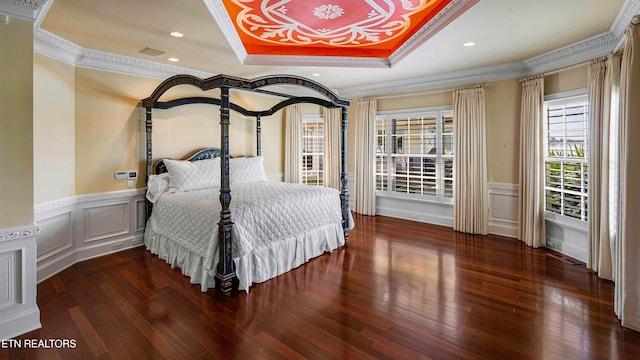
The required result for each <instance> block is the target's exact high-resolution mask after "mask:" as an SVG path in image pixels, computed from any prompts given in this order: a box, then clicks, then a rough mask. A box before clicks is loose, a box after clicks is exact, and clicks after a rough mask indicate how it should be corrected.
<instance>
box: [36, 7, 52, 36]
mask: <svg viewBox="0 0 640 360" xmlns="http://www.w3.org/2000/svg"><path fill="white" fill-rule="evenodd" d="M51 5H53V0H48V1H45V3H44V4H43V5H42V6H41V7H40V9H39V10H38V11H37V13H36V17H35V19H34V21H33V30H36V29H39V28H40V25H42V21H43V20H44V18H45V17H46V16H47V14H48V13H49V9H51Z"/></svg>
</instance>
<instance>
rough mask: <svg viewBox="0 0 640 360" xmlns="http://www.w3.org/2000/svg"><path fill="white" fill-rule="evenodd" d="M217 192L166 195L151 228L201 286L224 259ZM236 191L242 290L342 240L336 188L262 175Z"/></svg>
mask: <svg viewBox="0 0 640 360" xmlns="http://www.w3.org/2000/svg"><path fill="white" fill-rule="evenodd" d="M219 194H220V189H219V188H212V189H204V190H196V191H188V192H176V193H170V192H167V193H164V194H162V196H161V197H160V198H159V199H158V200H157V201H156V203H155V204H154V207H153V212H152V214H151V217H150V218H149V221H148V224H147V231H146V232H145V244H146V245H147V248H149V250H150V251H151V252H152V253H155V254H158V255H159V256H160V257H161V258H164V259H165V260H167V262H169V263H170V264H172V265H173V266H177V267H180V268H181V269H182V270H183V273H185V274H186V275H188V276H191V277H192V282H193V283H199V284H201V285H202V288H203V291H206V288H208V287H212V286H213V280H212V277H213V276H214V275H215V269H216V266H217V263H218V221H219V218H220V210H221V205H220V200H219ZM231 196H232V199H231V204H230V209H231V220H232V222H233V230H232V232H233V245H232V257H233V260H234V262H235V264H236V274H237V276H238V278H239V280H240V289H241V290H248V288H249V286H251V284H252V283H253V282H262V281H265V280H267V279H269V278H271V277H274V276H277V275H279V274H281V273H283V272H286V271H288V270H290V269H292V268H294V267H296V266H299V265H301V264H302V263H304V262H306V261H308V260H309V259H310V258H312V257H315V256H318V255H320V254H322V253H323V252H325V251H331V250H333V249H335V248H337V247H338V246H341V245H344V234H343V231H342V215H341V208H340V196H339V192H338V191H337V190H335V189H332V188H326V187H318V186H308V185H301V184H289V183H280V182H269V181H264V182H253V183H240V184H235V185H232V186H231ZM351 223H353V222H351Z"/></svg>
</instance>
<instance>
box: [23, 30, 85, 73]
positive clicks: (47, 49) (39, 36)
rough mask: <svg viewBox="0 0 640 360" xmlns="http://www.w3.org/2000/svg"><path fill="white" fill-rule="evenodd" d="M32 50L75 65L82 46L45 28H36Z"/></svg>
mask: <svg viewBox="0 0 640 360" xmlns="http://www.w3.org/2000/svg"><path fill="white" fill-rule="evenodd" d="M33 51H35V52H36V53H38V54H41V55H44V56H46V57H49V58H52V59H55V60H58V61H61V62H63V63H65V64H68V65H72V66H75V65H76V59H77V58H78V57H79V56H80V54H81V53H82V47H81V46H79V45H76V44H74V43H72V42H71V41H69V40H66V39H64V38H61V37H60V36H58V35H55V34H52V33H50V32H48V31H46V30H42V29H36V30H35V31H34V33H33Z"/></svg>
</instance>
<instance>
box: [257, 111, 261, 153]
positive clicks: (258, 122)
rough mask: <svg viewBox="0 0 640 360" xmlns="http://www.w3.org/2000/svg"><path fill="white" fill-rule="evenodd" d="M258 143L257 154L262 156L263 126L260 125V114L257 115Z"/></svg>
mask: <svg viewBox="0 0 640 360" xmlns="http://www.w3.org/2000/svg"><path fill="white" fill-rule="evenodd" d="M256 145H257V147H258V149H257V153H256V155H257V156H262V126H261V125H260V115H258V116H256Z"/></svg>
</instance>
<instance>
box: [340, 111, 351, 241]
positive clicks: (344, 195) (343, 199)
mask: <svg viewBox="0 0 640 360" xmlns="http://www.w3.org/2000/svg"><path fill="white" fill-rule="evenodd" d="M341 109H342V131H341V135H342V149H341V150H340V157H341V160H342V169H341V170H340V183H341V184H340V204H341V205H342V230H343V231H344V241H345V244H346V241H347V238H348V237H349V227H350V225H351V224H349V188H348V186H347V182H348V181H349V175H348V174H347V133H348V132H347V129H348V121H347V108H346V107H344V106H343V107H341Z"/></svg>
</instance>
